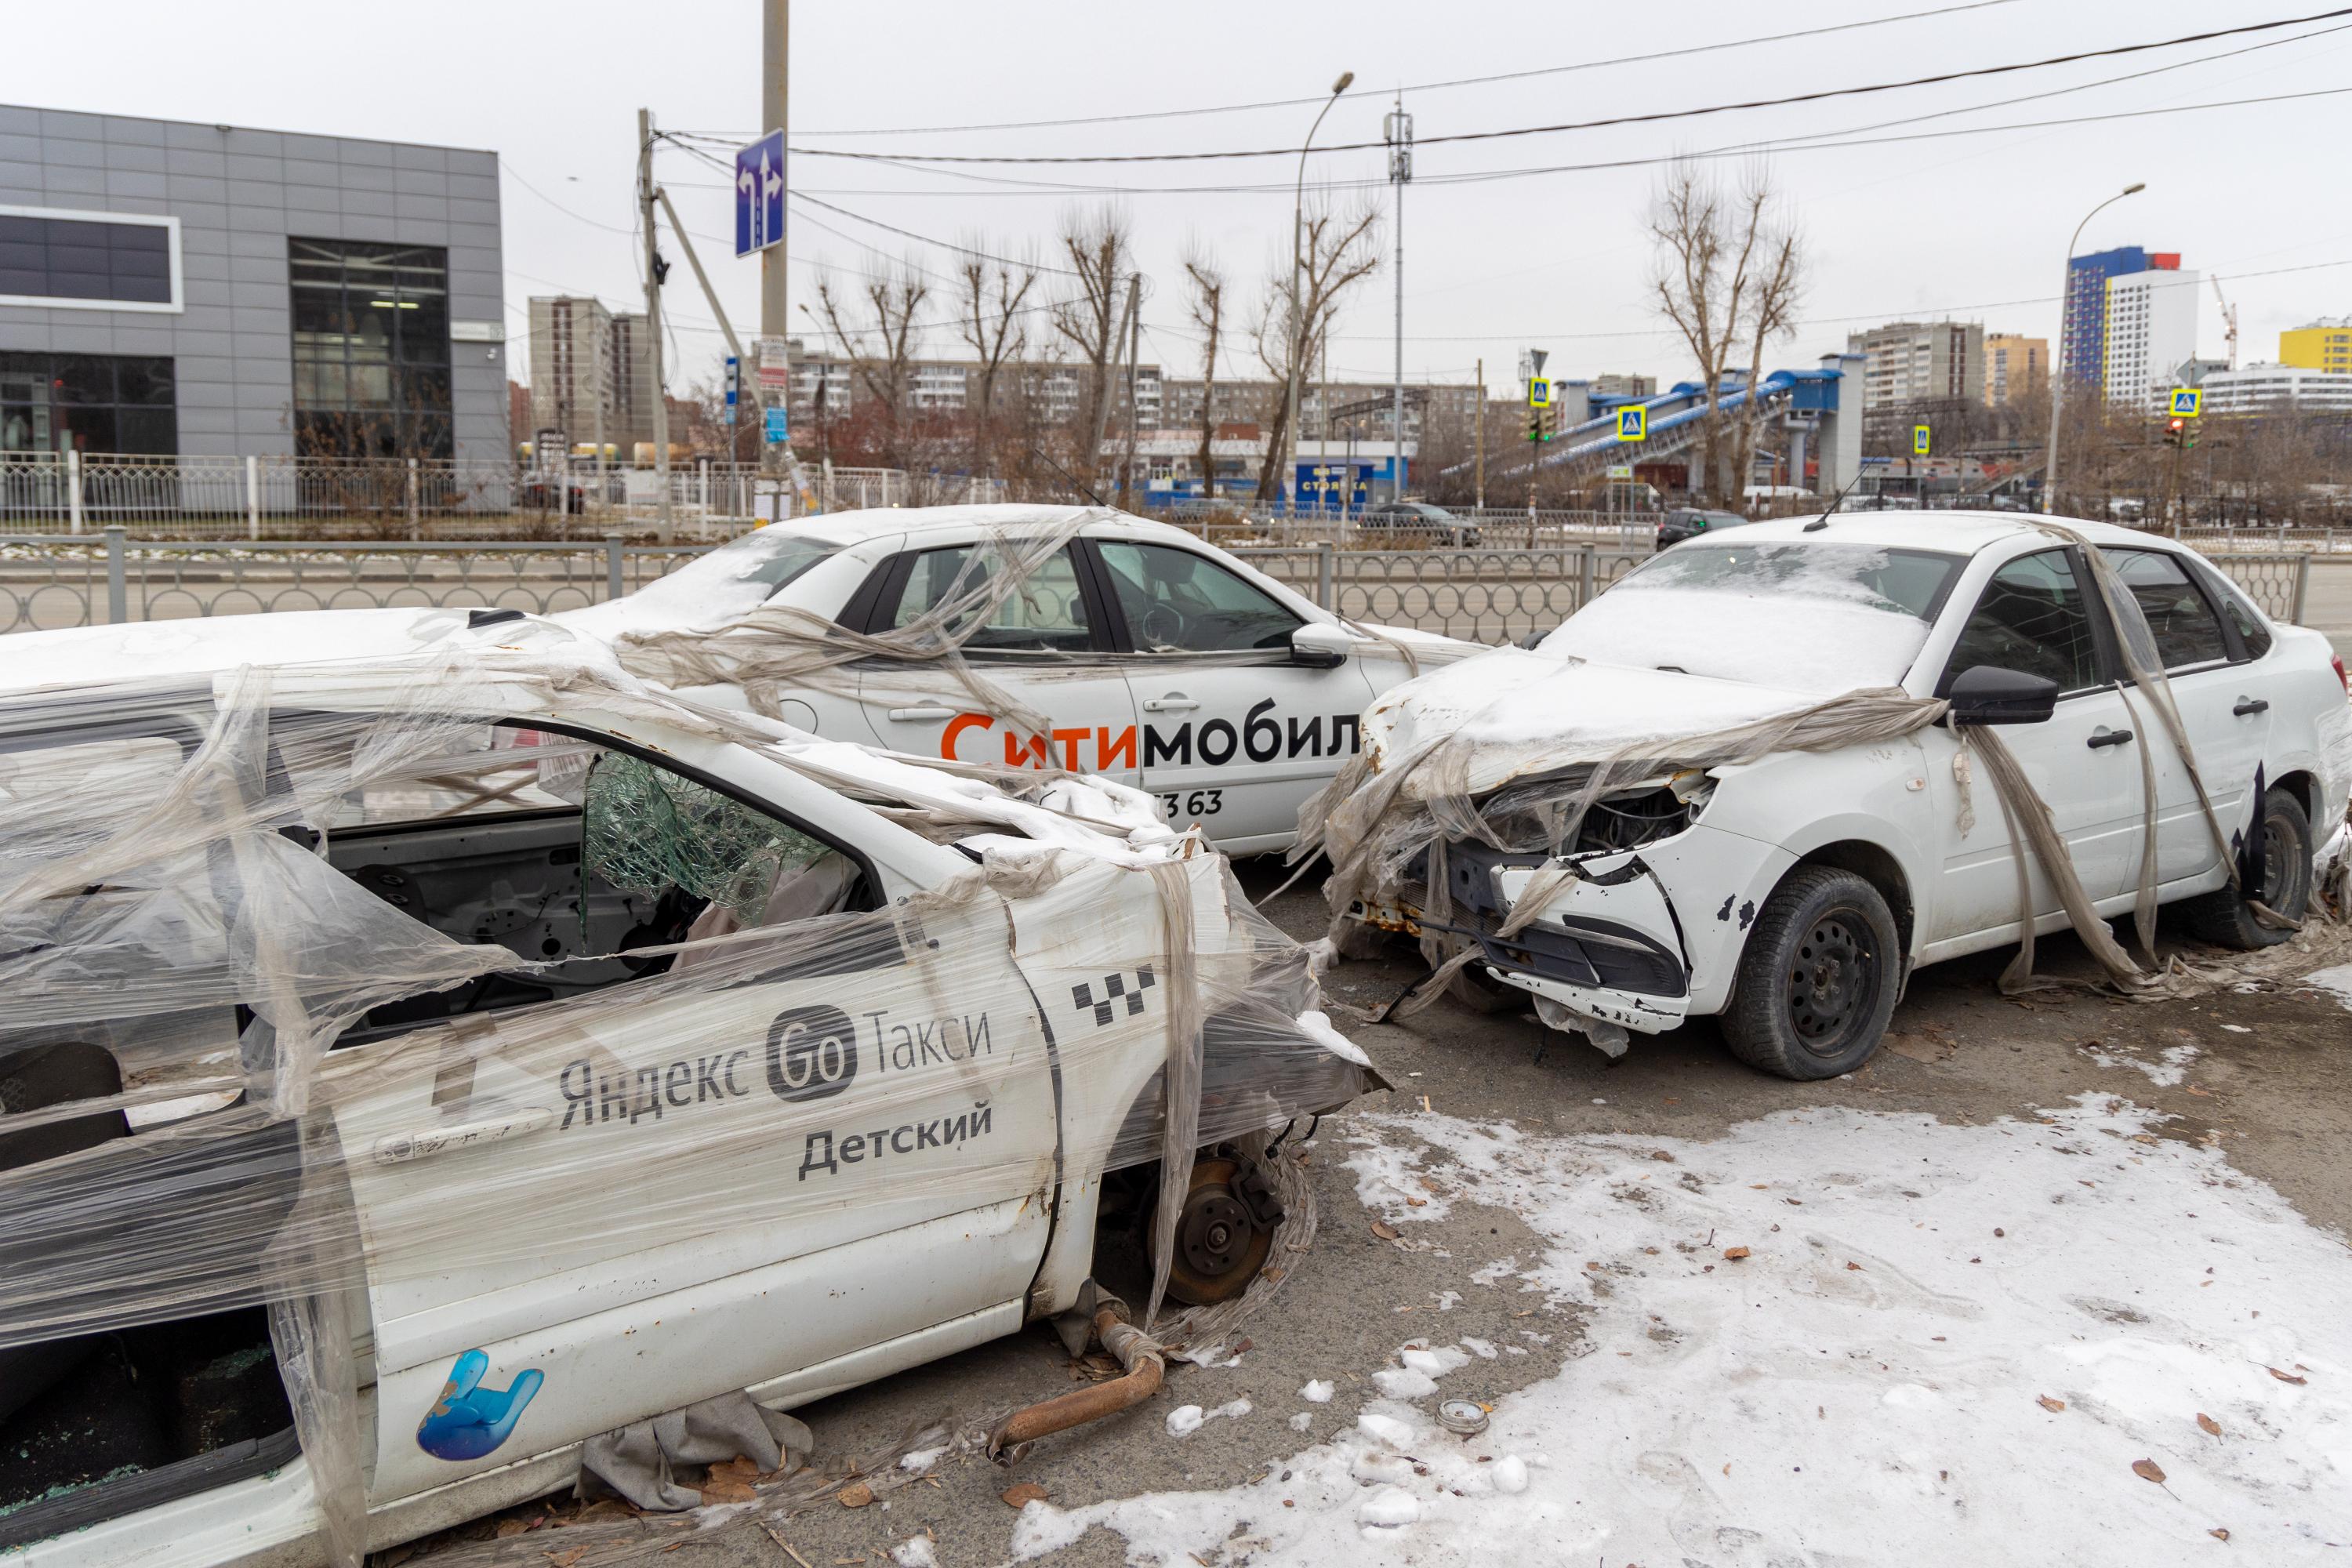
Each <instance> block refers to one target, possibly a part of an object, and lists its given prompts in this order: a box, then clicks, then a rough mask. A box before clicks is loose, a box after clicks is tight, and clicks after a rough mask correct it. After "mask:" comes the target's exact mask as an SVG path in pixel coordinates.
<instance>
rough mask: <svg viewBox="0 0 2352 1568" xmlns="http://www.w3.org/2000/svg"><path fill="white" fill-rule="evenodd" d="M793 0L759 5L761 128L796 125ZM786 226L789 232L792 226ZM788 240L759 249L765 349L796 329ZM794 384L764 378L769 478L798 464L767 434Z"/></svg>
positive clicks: (764, 464) (763, 468)
mask: <svg viewBox="0 0 2352 1568" xmlns="http://www.w3.org/2000/svg"><path fill="white" fill-rule="evenodd" d="M792 19H793V7H792V0H761V5H760V131H761V134H762V135H764V134H766V133H767V132H771V131H785V130H789V129H790V128H791V114H790V109H791V86H792V79H791V71H790V69H789V66H790V64H791V60H792V48H791V38H792ZM790 168H791V160H790V154H789V153H787V154H786V163H785V169H784V171H783V173H784V175H785V178H786V180H787V182H789V180H790V178H791V174H790ZM785 228H786V230H787V232H788V233H789V231H790V228H791V225H790V223H789V222H788V223H787V224H786V225H785ZM790 243H791V242H790V240H789V239H779V240H777V241H776V243H775V244H773V245H772V246H770V247H768V248H767V249H765V250H762V251H761V252H760V345H761V350H762V352H763V353H764V352H765V350H766V348H767V346H768V345H769V344H771V343H781V342H783V340H784V334H785V332H786V331H789V330H790V328H791V325H792V323H791V321H790V319H789V318H788V317H787V315H786V313H785V311H786V306H785V303H784V253H785V251H786V249H787V248H789V247H790ZM791 398H792V388H791V387H790V386H789V385H786V386H777V387H771V386H769V385H768V384H767V378H766V377H765V376H764V375H763V376H761V378H760V401H759V408H760V418H761V433H760V473H761V477H762V478H765V479H770V480H780V479H783V478H784V477H785V475H786V474H788V473H790V472H791V471H793V469H794V468H797V467H798V465H797V464H795V463H794V462H793V453H792V446H791V444H790V443H789V442H783V441H771V440H769V439H768V437H767V430H766V425H767V411H768V407H769V405H770V404H771V402H773V403H776V404H781V405H786V406H789V405H790V400H791ZM776 496H777V505H776V516H777V518H778V520H779V521H781V520H782V517H783V514H784V506H783V496H782V485H778V486H776Z"/></svg>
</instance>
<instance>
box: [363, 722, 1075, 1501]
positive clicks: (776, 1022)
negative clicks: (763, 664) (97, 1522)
mask: <svg viewBox="0 0 2352 1568" xmlns="http://www.w3.org/2000/svg"><path fill="white" fill-rule="evenodd" d="M662 742H663V745H664V751H663V752H662V753H661V754H660V755H658V756H656V755H654V754H652V753H651V752H642V753H640V752H623V751H620V750H617V749H612V750H605V751H603V752H601V753H600V754H599V755H597V756H596V757H595V759H594V761H593V763H592V764H591V768H590V772H589V773H588V775H587V783H586V787H585V789H584V790H583V791H581V792H575V793H580V794H583V795H584V797H585V800H586V805H585V807H584V808H583V816H582V818H581V828H580V842H579V843H578V845H576V846H575V847H573V848H572V850H571V851H569V852H568V853H559V854H554V855H551V856H549V857H547V858H546V863H547V864H549V865H550V866H551V867H553V868H556V870H555V871H554V872H553V873H551V876H550V880H549V884H548V886H547V887H546V888H542V889H531V888H525V887H508V886H505V885H502V884H499V883H497V882H495V881H492V882H488V883H486V885H485V889H484V892H483V899H484V900H486V901H488V902H490V903H495V902H496V901H497V900H500V899H508V900H516V901H518V912H520V913H530V912H534V911H537V910H540V909H541V906H543V905H544V904H545V903H546V902H547V901H548V896H549V895H551V894H552V895H555V896H557V897H558V898H559V900H560V898H561V896H562V887H560V886H559V885H558V884H559V883H561V882H562V877H563V875H564V871H563V868H570V870H569V875H571V876H572V877H575V878H580V879H587V878H590V877H591V876H593V878H595V879H600V881H601V882H602V883H611V884H632V883H643V882H646V881H651V880H655V879H660V878H662V877H666V876H672V875H677V876H684V877H688V878H689V879H692V878H695V877H703V879H704V881H705V882H706V883H707V884H708V885H714V886H726V887H736V886H740V885H742V883H741V879H740V878H733V877H730V876H727V875H724V868H723V867H716V871H717V872H718V873H719V875H718V879H717V881H716V882H710V881H709V877H707V876H704V873H697V872H693V871H692V870H691V869H690V868H693V867H695V866H698V865H699V866H702V867H703V868H704V872H706V873H707V872H710V871H712V870H713V868H714V866H715V863H714V862H713V861H712V858H711V848H712V846H713V845H714V844H751V843H754V842H757V843H759V844H760V845H761V853H762V854H769V853H772V854H773V855H774V856H776V857H780V858H778V859H777V864H778V865H779V866H780V867H793V868H819V867H824V866H826V865H828V864H830V862H829V861H828V857H830V858H837V859H840V860H845V861H846V862H847V863H848V866H847V867H845V868H844V869H845V870H847V869H848V868H855V867H857V866H860V865H864V864H865V862H864V861H863V860H862V858H861V853H860V847H859V846H858V845H857V844H856V843H855V842H848V841H844V840H842V839H841V838H840V837H838V836H837V835H836V834H835V833H832V832H826V833H822V834H821V833H819V832H817V831H815V830H814V829H812V828H810V827H809V826H808V825H807V823H806V822H805V821H804V820H803V819H800V818H797V817H787V816H782V815H780V814H778V813H777V812H775V811H773V810H771V809H767V808H766V806H765V805H764V802H763V799H762V796H761V795H760V794H758V793H756V792H758V791H760V790H761V788H762V786H763V785H766V786H768V787H770V788H772V787H773V786H774V784H775V783H776V782H777V780H778V779H780V778H782V777H784V776H786V775H784V770H782V768H780V767H779V766H777V765H776V764H774V763H769V762H766V761H764V760H763V759H759V758H757V757H754V756H751V754H750V753H747V752H740V750H738V749H735V748H730V747H723V746H718V745H715V744H699V743H698V742H693V741H691V740H690V739H689V738H685V737H670V736H665V737H662ZM698 758H699V761H698ZM575 760H576V759H575ZM702 764H710V765H707V766H706V765H702ZM615 767H618V768H620V769H622V770H623V772H622V773H621V774H620V775H619V778H618V781H617V783H616V784H614V787H613V788H611V789H608V790H603V791H602V795H603V804H601V805H600V788H601V786H600V785H599V784H597V780H598V779H599V778H600V777H604V776H607V774H606V771H607V770H609V769H613V768H615ZM575 772H576V770H575ZM608 782H609V781H608ZM791 782H792V783H793V785H794V786H795V787H798V788H800V789H802V790H803V791H805V790H808V789H811V788H813V787H814V786H810V785H807V784H806V783H805V781H801V780H798V779H797V778H796V777H793V778H792V780H791ZM771 798H772V797H771ZM533 815H534V816H544V811H543V810H542V811H541V812H539V813H535V814H533ZM462 820H463V824H464V826H465V828H466V830H467V832H469V833H471V834H474V835H476V836H478V837H484V838H488V837H495V836H496V835H497V833H498V831H499V827H500V822H499V817H498V816H495V815H491V816H467V817H465V818H463V819H462ZM434 826H436V831H437V824H436V825H434ZM541 826H543V824H541V823H539V822H536V821H535V822H534V823H533V825H532V828H531V830H532V831H533V832H534V833H536V832H539V831H541ZM876 826H877V827H880V826H887V825H882V824H879V823H877V825H876ZM346 835H347V837H356V836H363V831H362V828H360V827H353V828H350V829H346ZM720 858H721V859H724V858H725V857H723V856H722V857H720ZM673 868H687V869H673ZM516 874H517V873H516V872H515V870H514V868H513V866H512V865H511V864H509V863H507V862H501V863H500V869H499V875H500V876H501V877H504V878H507V879H509V880H511V879H513V877H514V876H515V875H516ZM866 874H867V875H871V868H870V866H869V867H867V868H866ZM378 880H379V881H380V882H381V881H383V879H382V878H381V877H379V879H378ZM362 885H363V886H364V885H368V884H366V883H363V884H362ZM399 886H400V887H401V888H402V889H404V890H405V892H406V893H407V894H408V895H409V896H410V897H411V898H412V900H413V901H414V902H415V906H416V907H421V908H426V909H431V908H436V907H437V906H438V905H439V904H440V903H442V902H445V901H447V900H445V899H444V898H443V897H442V896H440V895H438V894H436V893H434V892H432V890H431V889H430V888H429V887H428V886H427V885H426V884H424V883H422V882H420V881H419V880H418V879H414V878H411V879H406V880H405V881H404V882H403V883H401V884H399ZM581 886H582V887H583V889H584V888H585V887H586V886H587V882H586V881H585V880H583V881H582V883H581ZM678 886H680V887H683V886H684V883H682V882H681V883H679V884H678ZM759 886H760V889H761V891H760V893H759V898H758V900H754V902H753V904H751V906H748V907H747V909H746V910H745V911H744V912H743V914H742V916H741V918H742V919H743V920H744V921H746V922H747V923H745V924H744V925H743V926H742V928H741V929H742V930H743V931H745V932H746V935H745V936H744V937H742V938H741V939H740V940H739V941H738V942H734V943H732V944H730V946H729V947H728V948H726V949H725V950H723V951H722V952H709V951H704V952H694V951H689V952H687V953H685V954H682V955H680V956H679V957H678V958H677V959H675V960H664V959H659V958H656V959H655V960H652V961H650V962H646V961H632V960H630V959H628V958H627V957H626V956H625V955H626V952H627V951H628V949H629V948H630V947H631V946H634V945H637V941H636V939H635V933H632V937H630V938H625V939H624V943H623V946H622V948H621V950H620V951H621V953H622V955H623V956H622V957H621V958H620V959H618V960H617V964H618V966H619V967H620V969H621V970H622V971H623V973H619V974H617V975H616V976H615V979H614V983H613V984H607V985H605V986H604V987H603V988H601V989H596V990H593V991H592V992H589V993H587V994H579V995H575V996H573V997H571V998H570V999H559V1000H557V1001H555V1002H553V1003H551V1004H547V1003H542V1004H541V1005H536V1006H531V1005H523V1006H515V1007H508V1008H501V1009H493V1010H488V1011H474V1012H462V1011H461V1012H460V1013H459V1015H458V1016H456V1017H454V1018H451V1019H450V1020H449V1021H447V1022H446V1023H442V1024H440V1025H438V1026H427V1027H424V1028H420V1029H415V1030H410V1031H408V1032H405V1033H400V1034H396V1035H394V1036H392V1037H387V1038H376V1039H373V1040H371V1041H369V1042H368V1043H364V1044H360V1045H356V1046H352V1047H348V1048H344V1049H339V1050H337V1051H335V1052H334V1053H332V1055H331V1057H330V1058H329V1062H328V1065H327V1068H326V1069H325V1076H326V1079H327V1083H328V1088H329V1092H328V1094H327V1095H326V1096H325V1099H326V1100H327V1102H329V1103H331V1104H332V1105H333V1107H334V1119H335V1127H334V1135H335V1136H336V1138H337V1139H338V1140H339V1141H340V1146H341V1156H342V1165H343V1168H344V1169H345V1171H346V1172H347V1173H348V1175H349V1191H350V1194H351V1201H352V1206H353V1209H354V1210H355V1213H356V1215H357V1221H358V1226H359V1229H360V1231H361V1234H362V1237H364V1243H365V1258H366V1268H367V1276H368V1286H369V1293H368V1308H369V1311H370V1315H371V1318H372V1323H373V1335H372V1341H371V1343H372V1345H373V1368H374V1382H375V1400H374V1406H373V1408H374V1412H375V1421H376V1433H375V1464H374V1469H373V1485H372V1488H371V1496H372V1498H373V1500H375V1501H376V1502H379V1503H381V1502H385V1501H389V1500H393V1499H395V1498H399V1497H404V1496H409V1495H413V1494H415V1493H417V1492H421V1491H424V1490H426V1489H431V1488H435V1487H438V1486H442V1485H445V1484H446V1483H448V1482H449V1481H452V1480H455V1479H461V1478H463V1477H465V1476H467V1475H469V1474H473V1473H476V1472H478V1471H481V1470H485V1469H488V1468H496V1467H499V1466H501V1465H506V1464H510V1463H512V1462H514V1461H516V1460H519V1459H523V1458H529V1457H530V1456H532V1455H535V1454H541V1453H544V1452H547V1451H549V1450H551V1449H555V1448H560V1447H563V1446H565V1445H568V1444H571V1443H574V1442H577V1441H579V1440H581V1439H583V1438H585V1437H588V1436H593V1435H594V1434H596V1433H599V1432H604V1431H609V1430H611V1429H613V1428H614V1427H617V1426H624V1425H625V1424H627V1423H630V1422H632V1421H635V1420H640V1419H643V1418H646V1417H648V1416H651V1415H657V1414H660V1413H662V1412H665V1411H668V1410H674V1409H677V1408H679V1407H681V1406H683V1405H688V1404H692V1403H694V1402H695V1401H697V1400H700V1399H704V1398H709V1397H710V1396H712V1395H715V1394H721V1393H725V1392H727V1391H729V1390H732V1389H745V1388H749V1389H751V1390H753V1391H754V1392H755V1394H760V1395H761V1396H763V1397H768V1398H772V1399H776V1400H779V1401H783V1400H788V1399H790V1398H792V1397H793V1396H795V1395H805V1394H808V1393H810V1392H813V1391H814V1392H821V1391H823V1390H824V1389H825V1388H827V1387H831V1386H839V1385H844V1384H847V1383H855V1382H858V1381H863V1379H864V1378H866V1377H870V1376H874V1375H879V1374H880V1373H883V1372H887V1371H889V1370H893V1369H894V1367H895V1366H896V1365H903V1364H908V1363H911V1362H912V1361H915V1360H921V1359H927V1358H928V1357H929V1355H933V1354H938V1353H942V1351H943V1350H946V1349H955V1348H961V1345H963V1344H968V1343H971V1342H978V1341H979V1340H982V1339H986V1338H989V1337H992V1335H994V1334H996V1333H1002V1332H1005V1331H1010V1330H1011V1329H1012V1328H1013V1327H1015V1326H1017V1325H1018V1323H1019V1322H1020V1321H1021V1316H1022V1310H1023V1307H1022V1301H1023V1299H1024V1294H1025V1291H1026V1289H1027V1286H1028V1283H1029V1281H1030V1279H1031V1278H1032V1277H1033V1276H1034V1271H1035V1269H1036V1267H1037V1265H1038V1261H1039V1259H1040V1258H1042V1257H1043V1254H1044V1248H1045V1241H1046V1239H1047V1230H1048V1222H1047V1219H1046V1214H1047V1208H1048V1199H1049V1197H1050V1194H1051V1188H1052V1184H1053V1182H1054V1180H1055V1157H1056V1152H1057V1148H1058V1132H1057V1129H1056V1127H1055V1095H1054V1089H1053V1082H1052V1069H1051V1067H1050V1064H1049V1062H1048V1059H1047V1057H1046V1050H1047V1042H1046V1037H1045V1033H1044V1031H1043V1029H1042V1027H1041V1024H1040V1019H1039V1016H1038V1012H1037V1005H1036V1003H1035V1000H1034V996H1033V994H1032V993H1031V992H1030V991H1029V989H1028V987H1027V985H1026V984H1025V983H1024V980H1023V979H1022V977H1021V975H1020V974H1019V973H1018V972H1017V970H1016V969H1015V967H1014V964H1013V955H1012V952H1011V951H1010V939H1009V936H1008V934H1007V922H1006V921H1005V919H1004V917H1003V911H1002V910H1001V909H1000V908H997V907H995V906H994V904H993V900H987V899H982V900H971V901H969V902H967V903H963V904H960V905H956V906H952V907H945V908H938V909H925V910H919V911H917V910H909V909H908V907H906V906H904V905H903V904H899V903H897V902H893V903H890V904H888V905H887V906H886V907H885V908H883V909H882V910H879V911H877V912H869V913H856V912H848V913H840V914H823V915H817V916H814V917H811V918H808V919H801V920H793V919H789V918H785V919H776V920H773V921H770V920H769V918H768V917H770V916H771V915H772V914H773V913H777V912H782V913H784V914H787V915H788V914H789V913H791V912H793V910H798V909H801V908H806V907H810V906H809V905H807V904H806V903H800V902H795V901H794V900H793V899H792V898H791V897H790V896H788V893H787V889H788V887H789V886H790V884H789V883H788V881H787V879H785V878H784V877H783V876H782V875H781V874H779V875H777V876H776V877H774V878H773V879H769V878H766V877H762V878H761V879H759ZM372 890H373V889H372ZM730 896H731V895H730ZM665 897H666V898H667V895H665ZM583 902H584V900H583ZM650 907H651V908H652V909H653V910H655V911H656V913H655V914H654V915H652V916H650V917H646V920H647V923H654V922H657V921H659V919H660V918H661V917H660V915H659V913H658V911H659V910H662V909H663V908H664V907H665V904H664V903H663V902H662V901H659V900H656V901H654V902H653V903H652V904H651V906H650ZM713 907H718V906H716V905H714V906H713ZM727 907H728V908H730V909H731V908H733V906H732V905H729V906H727ZM820 907H821V906H820ZM708 915H709V909H706V910H704V911H703V915H702V916H698V917H697V924H698V926H700V925H701V924H702V922H703V920H704V918H705V917H707V916H708ZM465 918H466V919H467V920H469V921H479V922H480V925H481V926H482V927H483V928H484V929H488V930H491V931H500V930H504V929H506V928H507V926H508V925H509V921H507V920H506V919H505V918H502V917H501V916H500V915H499V911H498V910H496V909H495V908H484V909H480V910H468V911H467V912H466V914H465ZM581 922H582V923H583V924H586V923H588V921H587V917H586V915H585V914H584V913H583V916H582V917H581ZM694 934H697V935H704V934H718V931H716V930H712V931H704V930H699V929H698V930H696V931H694ZM654 935H655V936H656V939H660V940H674V936H673V935H672V933H670V932H669V931H655V932H654ZM603 962H604V963H607V964H612V963H615V962H616V961H611V960H607V961H603ZM630 969H634V970H635V972H636V973H635V974H634V976H633V977H632V976H631V975H630V974H629V973H626V971H628V970H630ZM518 1000H520V999H518ZM909 1346H919V1347H920V1348H919V1349H918V1350H913V1351H908V1349H907V1347H909Z"/></svg>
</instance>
